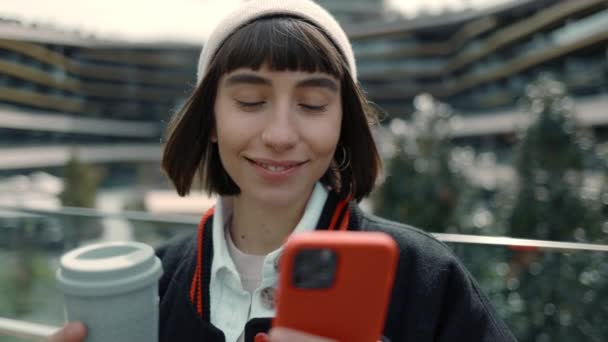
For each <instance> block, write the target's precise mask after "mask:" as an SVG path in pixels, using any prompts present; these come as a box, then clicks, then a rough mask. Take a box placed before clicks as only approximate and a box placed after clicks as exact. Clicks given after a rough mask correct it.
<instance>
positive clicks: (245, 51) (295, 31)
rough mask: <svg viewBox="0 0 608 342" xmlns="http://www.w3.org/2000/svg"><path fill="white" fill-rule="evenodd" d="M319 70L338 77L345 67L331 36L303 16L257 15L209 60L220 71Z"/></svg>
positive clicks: (341, 74) (340, 77) (220, 73)
mask: <svg viewBox="0 0 608 342" xmlns="http://www.w3.org/2000/svg"><path fill="white" fill-rule="evenodd" d="M263 64H266V65H267V66H268V68H269V69H271V70H274V71H287V70H288V71H305V72H322V73H326V74H330V75H332V76H334V77H336V78H337V79H342V76H343V75H344V72H345V69H346V68H347V66H346V63H345V62H344V59H343V58H342V56H341V54H340V52H339V51H338V49H337V48H336V46H335V45H334V44H333V43H332V42H331V40H330V39H329V38H328V37H327V36H326V35H325V34H324V33H322V32H321V31H320V30H319V29H318V28H317V27H316V26H315V25H313V24H311V23H309V22H307V21H304V20H303V19H299V18H294V17H288V16H273V17H268V18H263V19H257V20H255V21H254V22H252V23H249V24H247V25H245V26H243V27H242V28H240V29H239V30H237V31H236V32H235V33H234V34H233V35H232V36H230V37H228V39H226V41H225V42H224V44H223V45H222V47H221V48H220V49H219V50H218V52H217V54H216V55H215V56H214V58H213V60H212V62H211V69H216V70H215V71H216V72H218V73H219V75H224V74H227V73H229V72H232V71H234V70H236V69H239V68H251V69H253V70H259V69H260V68H261V67H262V65H263Z"/></svg>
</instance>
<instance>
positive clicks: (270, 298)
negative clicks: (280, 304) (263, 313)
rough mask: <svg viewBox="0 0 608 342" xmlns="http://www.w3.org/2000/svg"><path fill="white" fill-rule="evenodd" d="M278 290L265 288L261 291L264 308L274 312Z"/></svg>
mask: <svg viewBox="0 0 608 342" xmlns="http://www.w3.org/2000/svg"><path fill="white" fill-rule="evenodd" d="M276 292H277V291H276V289H275V288H273V287H265V288H263V289H262V291H260V301H261V302H262V306H263V307H264V308H265V309H267V310H272V309H274V307H275V301H276Z"/></svg>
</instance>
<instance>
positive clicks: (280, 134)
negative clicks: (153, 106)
mask: <svg viewBox="0 0 608 342" xmlns="http://www.w3.org/2000/svg"><path fill="white" fill-rule="evenodd" d="M374 120H375V117H374V113H373V111H372V110H371V109H370V107H369V106H368V104H367V100H366V99H365V97H364V96H363V95H362V93H361V90H360V88H359V86H358V84H357V73H356V65H355V60H354V55H353V52H352V48H351V45H350V42H349V41H348V38H347V37H346V35H345V33H344V32H343V30H342V28H341V27H340V26H339V24H338V23H337V22H336V21H335V20H334V19H333V17H331V15H329V14H328V13H327V12H326V11H325V10H323V9H321V8H320V7H319V6H317V5H316V4H314V3H312V2H310V1H307V0H293V1H288V0H285V1H277V0H251V1H247V2H244V3H243V4H242V5H241V6H240V7H239V8H238V9H237V10H236V11H235V12H234V13H232V14H231V15H230V16H228V17H227V18H226V19H225V20H224V21H222V22H221V23H220V24H219V25H218V26H217V28H216V29H215V31H214V32H213V33H212V34H211V36H210V38H209V40H208V42H207V43H206V45H205V47H204V48H203V51H202V53H201V57H200V61H199V69H198V80H197V86H196V88H195V89H194V91H193V93H192V95H191V96H190V98H189V99H188V101H187V102H186V104H185V105H184V107H183V108H182V110H181V111H180V112H179V113H177V114H176V115H175V117H174V119H173V121H172V123H171V125H170V128H169V131H168V139H167V144H166V146H165V150H164V155H163V169H164V170H165V172H166V174H167V175H168V177H169V178H170V179H171V181H172V182H173V184H174V185H175V187H176V189H177V192H178V193H179V194H180V195H182V196H184V195H187V194H188V193H189V191H190V190H191V187H192V184H193V181H194V179H195V177H196V176H197V174H198V175H200V180H201V182H202V186H203V187H204V189H205V190H206V191H208V192H209V193H211V194H218V195H220V198H219V200H218V202H217V204H216V206H215V207H214V209H212V210H209V211H208V212H207V213H205V214H204V216H203V217H202V219H201V223H200V226H199V229H198V232H196V233H194V232H193V233H192V234H190V235H187V236H184V237H180V238H177V239H174V240H172V241H169V242H168V243H166V244H165V245H164V246H162V247H161V248H160V249H159V251H158V255H159V257H160V258H161V259H162V261H163V267H164V275H163V277H162V279H161V281H160V287H159V292H160V340H161V341H230V342H234V341H243V340H244V341H252V340H253V339H254V337H255V336H256V335H258V334H260V333H267V332H268V330H269V328H270V322H271V318H272V317H273V316H274V301H273V298H274V293H275V287H276V283H277V267H276V265H277V263H278V260H279V257H280V254H281V245H282V243H283V242H284V241H285V240H286V238H287V237H288V236H289V235H290V234H294V233H298V232H303V231H311V230H315V229H349V230H360V231H379V232H384V233H387V234H389V235H390V236H391V237H392V238H394V240H395V241H396V242H397V244H398V245H399V248H400V259H399V265H398V268H397V271H396V275H395V282H394V287H393V292H392V295H391V301H390V305H389V308H388V314H387V319H386V324H385V330H384V336H385V338H386V339H388V340H390V341H416V342H420V341H488V342H489V341H493V342H495V341H514V338H513V336H512V335H511V333H510V332H509V330H508V329H507V327H506V326H505V325H504V323H503V322H502V321H501V320H500V319H499V318H498V317H497V315H496V313H495V311H494V309H493V308H492V306H491V305H490V303H489V302H488V300H487V298H486V297H485V296H484V295H483V294H482V292H481V290H480V289H479V287H478V285H477V284H476V283H475V281H474V280H473V279H472V278H471V276H470V274H469V273H468V272H467V271H466V270H465V269H464V267H463V266H462V265H461V264H460V263H459V262H458V261H457V260H456V258H455V257H454V256H453V255H452V253H451V252H450V251H449V249H448V248H447V247H446V246H445V245H443V244H442V243H440V242H438V241H437V240H435V239H434V238H433V237H431V236H430V235H428V234H426V233H424V232H422V231H420V230H418V229H415V228H412V227H409V226H405V225H401V224H398V223H395V222H390V221H386V220H383V219H380V218H377V217H374V216H370V215H368V214H366V213H364V212H362V211H361V210H360V209H359V207H358V206H357V203H358V202H359V201H360V200H361V199H362V198H364V197H365V196H367V195H368V194H369V193H370V192H371V191H372V188H373V185H374V182H375V180H376V177H377V175H378V173H379V170H380V157H379V156H378V152H377V150H376V146H375V144H374V141H373V139H372V135H371V132H370V123H371V122H373V121H374ZM344 328H345V329H348V327H344ZM69 334H73V335H72V336H73V337H74V340H79V339H81V338H82V335H83V334H84V331H83V327H82V325H73V324H72V325H68V326H67V327H66V328H64V329H63V330H62V331H61V332H60V333H58V334H57V335H56V336H55V337H54V338H55V340H56V341H68V340H70V338H72V337H71V336H68V335H69ZM270 339H271V340H272V341H282V340H285V341H324V340H325V339H323V338H320V337H315V336H310V335H307V334H303V333H301V332H294V331H288V330H276V329H274V330H273V331H271V332H270Z"/></svg>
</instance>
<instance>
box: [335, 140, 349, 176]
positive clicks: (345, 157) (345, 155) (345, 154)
mask: <svg viewBox="0 0 608 342" xmlns="http://www.w3.org/2000/svg"><path fill="white" fill-rule="evenodd" d="M339 147H340V151H342V158H341V159H342V160H340V162H339V163H338V158H336V163H337V164H338V165H337V166H336V168H337V169H338V171H340V172H342V171H345V170H347V169H348V168H349V167H350V152H349V151H348V149H347V148H346V147H344V145H339Z"/></svg>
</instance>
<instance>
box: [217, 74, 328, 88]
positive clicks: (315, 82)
mask: <svg viewBox="0 0 608 342" xmlns="http://www.w3.org/2000/svg"><path fill="white" fill-rule="evenodd" d="M238 84H254V85H268V86H270V85H272V81H271V80H270V79H268V78H265V77H262V76H259V75H254V74H243V73H239V74H236V75H232V76H230V77H228V78H227V79H226V86H227V87H231V86H235V85H238ZM296 87H298V88H309V87H320V88H326V89H329V90H331V91H332V92H338V85H337V83H336V82H335V81H334V80H332V79H330V78H327V77H313V78H307V79H305V80H301V81H299V82H298V83H297V84H296Z"/></svg>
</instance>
